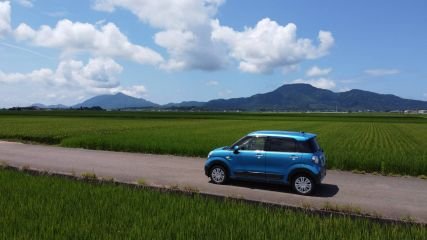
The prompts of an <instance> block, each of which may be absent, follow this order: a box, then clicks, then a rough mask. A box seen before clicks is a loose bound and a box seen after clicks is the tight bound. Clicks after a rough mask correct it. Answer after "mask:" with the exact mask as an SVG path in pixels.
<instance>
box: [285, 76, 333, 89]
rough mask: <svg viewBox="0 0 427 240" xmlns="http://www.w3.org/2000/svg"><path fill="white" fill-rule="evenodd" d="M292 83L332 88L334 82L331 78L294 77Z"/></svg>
mask: <svg viewBox="0 0 427 240" xmlns="http://www.w3.org/2000/svg"><path fill="white" fill-rule="evenodd" d="M292 83H307V84H310V85H312V86H313V87H317V88H323V89H329V90H331V89H334V88H335V87H336V84H335V82H334V81H333V80H331V79H329V78H314V79H296V80H294V81H292Z"/></svg>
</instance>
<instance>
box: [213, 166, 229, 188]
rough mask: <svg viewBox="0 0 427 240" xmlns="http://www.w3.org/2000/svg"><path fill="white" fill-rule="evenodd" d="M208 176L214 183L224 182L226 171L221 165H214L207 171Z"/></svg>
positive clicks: (226, 176)
mask: <svg viewBox="0 0 427 240" xmlns="http://www.w3.org/2000/svg"><path fill="white" fill-rule="evenodd" d="M209 177H210V178H211V181H212V182H213V183H215V184H225V183H226V182H227V180H228V173H227V170H226V169H225V167H223V166H221V165H215V166H213V167H211V169H210V171H209Z"/></svg>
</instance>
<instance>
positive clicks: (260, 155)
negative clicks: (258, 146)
mask: <svg viewBox="0 0 427 240" xmlns="http://www.w3.org/2000/svg"><path fill="white" fill-rule="evenodd" d="M255 156H256V157H257V158H261V157H262V156H263V154H262V153H257V154H255Z"/></svg>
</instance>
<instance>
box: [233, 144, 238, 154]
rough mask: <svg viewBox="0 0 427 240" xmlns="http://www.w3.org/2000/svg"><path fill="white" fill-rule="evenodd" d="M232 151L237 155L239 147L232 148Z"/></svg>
mask: <svg viewBox="0 0 427 240" xmlns="http://www.w3.org/2000/svg"><path fill="white" fill-rule="evenodd" d="M233 151H234V153H239V146H237V145H236V146H234V147H233Z"/></svg>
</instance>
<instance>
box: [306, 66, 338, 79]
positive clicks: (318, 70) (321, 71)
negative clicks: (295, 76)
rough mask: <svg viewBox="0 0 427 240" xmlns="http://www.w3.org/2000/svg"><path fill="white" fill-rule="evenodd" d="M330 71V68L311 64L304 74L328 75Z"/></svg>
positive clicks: (314, 75) (311, 75)
mask: <svg viewBox="0 0 427 240" xmlns="http://www.w3.org/2000/svg"><path fill="white" fill-rule="evenodd" d="M331 71H332V68H319V67H318V66H313V67H312V68H310V69H309V70H307V72H306V73H305V75H306V76H307V77H320V76H325V75H328V74H329V73H330V72H331Z"/></svg>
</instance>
